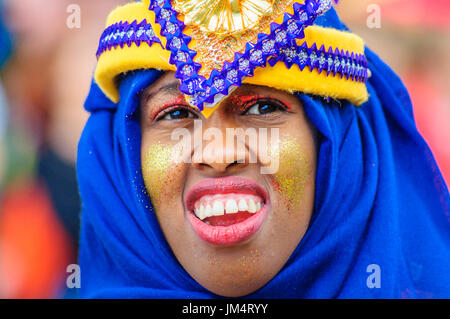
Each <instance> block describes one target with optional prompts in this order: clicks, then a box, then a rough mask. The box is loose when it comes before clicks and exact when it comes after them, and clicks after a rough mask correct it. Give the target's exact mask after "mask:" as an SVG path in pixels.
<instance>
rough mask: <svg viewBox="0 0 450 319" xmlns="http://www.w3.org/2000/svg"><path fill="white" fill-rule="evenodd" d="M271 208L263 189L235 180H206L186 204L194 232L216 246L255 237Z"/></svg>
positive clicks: (250, 182)
mask: <svg viewBox="0 0 450 319" xmlns="http://www.w3.org/2000/svg"><path fill="white" fill-rule="evenodd" d="M268 204H269V198H268V195H267V192H266V191H265V190H264V189H263V188H262V187H261V186H259V185H258V184H257V183H255V182H254V181H252V180H250V179H246V178H242V177H234V176H230V177H224V178H210V179H204V180H202V181H200V182H199V183H197V184H196V185H194V186H193V187H192V188H191V189H190V190H189V192H188V193H187V195H186V200H185V205H186V208H187V215H188V219H189V221H190V222H191V224H192V226H193V229H194V231H195V232H196V233H197V234H198V235H199V237H200V238H202V239H203V240H205V241H207V242H209V243H212V244H215V245H233V244H237V243H240V242H242V241H245V240H247V239H248V238H250V237H251V236H252V235H254V234H255V233H256V232H257V231H258V230H259V229H260V228H261V226H262V224H263V221H264V219H265V217H266V216H267V212H268Z"/></svg>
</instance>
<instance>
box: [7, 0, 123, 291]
mask: <svg viewBox="0 0 450 319" xmlns="http://www.w3.org/2000/svg"><path fill="white" fill-rule="evenodd" d="M125 2H126V1H124V0H122V1H121V0H102V1H89V0H76V1H69V0H0V6H1V7H0V8H1V9H0V12H1V15H2V16H1V25H2V26H1V34H2V35H1V36H0V39H1V42H0V44H1V52H0V63H2V64H1V65H2V66H1V68H2V70H1V78H0V79H1V80H0V81H1V82H0V83H1V86H0V87H1V91H0V92H1V94H0V97H1V100H0V297H2V298H71V297H76V294H75V292H76V289H66V277H67V275H68V273H67V272H66V268H67V266H68V265H69V264H75V263H77V243H78V231H79V211H80V207H81V204H80V199H79V195H78V189H77V183H76V171H75V160H76V150H77V143H78V139H79V137H80V135H81V131H82V129H83V126H84V123H85V121H86V120H87V113H86V112H85V111H84V110H83V102H84V99H85V97H86V96H87V93H88V90H89V87H90V83H91V77H92V72H93V69H94V66H95V62H96V57H95V52H96V49H97V44H98V38H99V36H100V34H101V33H102V32H103V29H104V23H105V21H106V16H107V14H108V13H109V11H110V10H111V9H113V8H114V7H115V6H117V5H119V4H123V3H125ZM73 4H76V6H73ZM7 56H9V58H8V60H7V61H6V57H7Z"/></svg>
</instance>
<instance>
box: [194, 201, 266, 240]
mask: <svg viewBox="0 0 450 319" xmlns="http://www.w3.org/2000/svg"><path fill="white" fill-rule="evenodd" d="M268 207H269V205H267V203H266V204H265V205H264V206H263V207H262V208H261V209H260V210H259V211H258V212H257V213H255V214H254V215H253V216H252V217H249V218H247V219H246V220H244V221H242V222H240V223H236V224H233V225H229V226H211V225H208V224H206V223H204V222H202V221H201V220H200V219H198V218H197V216H195V214H194V213H193V212H188V219H189V221H190V222H191V225H192V227H193V228H194V231H195V232H196V233H197V235H198V236H199V237H200V238H201V239H203V240H204V241H206V242H208V243H211V244H213V245H220V246H231V245H236V244H238V243H241V242H243V241H246V240H247V239H249V238H250V237H252V236H253V235H254V234H256V233H257V232H258V230H259V229H260V228H261V226H262V224H263V222H264V219H265V218H266V216H267V212H268V210H269V209H268Z"/></svg>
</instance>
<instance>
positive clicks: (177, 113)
mask: <svg viewBox="0 0 450 319" xmlns="http://www.w3.org/2000/svg"><path fill="white" fill-rule="evenodd" d="M187 118H198V116H197V115H196V114H194V113H193V112H191V111H190V110H188V109H186V108H177V109H172V110H170V111H167V112H165V113H164V114H163V115H161V116H160V117H158V118H157V121H160V120H182V119H187Z"/></svg>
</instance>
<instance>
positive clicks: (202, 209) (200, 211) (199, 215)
mask: <svg viewBox="0 0 450 319" xmlns="http://www.w3.org/2000/svg"><path fill="white" fill-rule="evenodd" d="M197 217H198V218H200V219H201V220H203V219H205V218H206V216H205V206H203V205H200V209H199V213H198V215H197Z"/></svg>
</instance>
